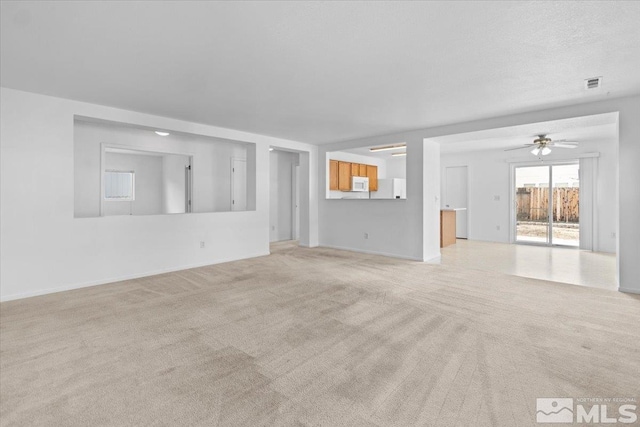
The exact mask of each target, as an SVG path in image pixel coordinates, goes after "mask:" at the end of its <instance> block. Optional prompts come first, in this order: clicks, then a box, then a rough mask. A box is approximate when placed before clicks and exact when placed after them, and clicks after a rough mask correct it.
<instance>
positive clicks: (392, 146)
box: [369, 143, 407, 152]
mask: <svg viewBox="0 0 640 427" xmlns="http://www.w3.org/2000/svg"><path fill="white" fill-rule="evenodd" d="M406 146H407V144H405V143H402V144H393V145H385V146H382V147H373V148H369V151H372V152H376V151H387V150H397V149H399V148H404V147H406Z"/></svg>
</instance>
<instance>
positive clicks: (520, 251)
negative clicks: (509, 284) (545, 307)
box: [441, 239, 618, 290]
mask: <svg viewBox="0 0 640 427" xmlns="http://www.w3.org/2000/svg"><path fill="white" fill-rule="evenodd" d="M441 253H442V264H443V265H450V266H456V267H464V268H471V269H476V270H484V271H497V272H501V273H506V274H512V275H514V276H522V277H530V278H534V279H542V280H551V281H554V282H562V283H571V284H574V285H581V286H589V287H595V288H601V289H611V290H617V289H618V285H617V282H616V281H617V279H616V256H615V255H614V254H605V253H598V252H588V251H581V250H579V249H573V248H557V247H544V246H533V245H516V244H506V243H491V242H479V241H473V240H464V239H458V241H457V243H456V244H455V245H451V246H448V247H446V248H443V249H441Z"/></svg>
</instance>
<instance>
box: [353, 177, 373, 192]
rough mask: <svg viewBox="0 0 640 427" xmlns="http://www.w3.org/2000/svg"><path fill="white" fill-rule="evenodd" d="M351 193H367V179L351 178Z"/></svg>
mask: <svg viewBox="0 0 640 427" xmlns="http://www.w3.org/2000/svg"><path fill="white" fill-rule="evenodd" d="M351 191H369V178H367V177H365V176H352V177H351Z"/></svg>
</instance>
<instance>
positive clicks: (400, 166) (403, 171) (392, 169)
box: [383, 157, 407, 179]
mask: <svg viewBox="0 0 640 427" xmlns="http://www.w3.org/2000/svg"><path fill="white" fill-rule="evenodd" d="M386 164H387V172H386V173H385V176H384V177H383V178H400V179H406V178H407V161H406V158H405V157H391V158H390V159H388V160H387V161H386Z"/></svg>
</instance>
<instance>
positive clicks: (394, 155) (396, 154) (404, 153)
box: [391, 151, 407, 157]
mask: <svg viewBox="0 0 640 427" xmlns="http://www.w3.org/2000/svg"><path fill="white" fill-rule="evenodd" d="M391 155H392V156H393V157H397V156H406V155H407V152H406V151H403V152H402V153H391Z"/></svg>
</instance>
